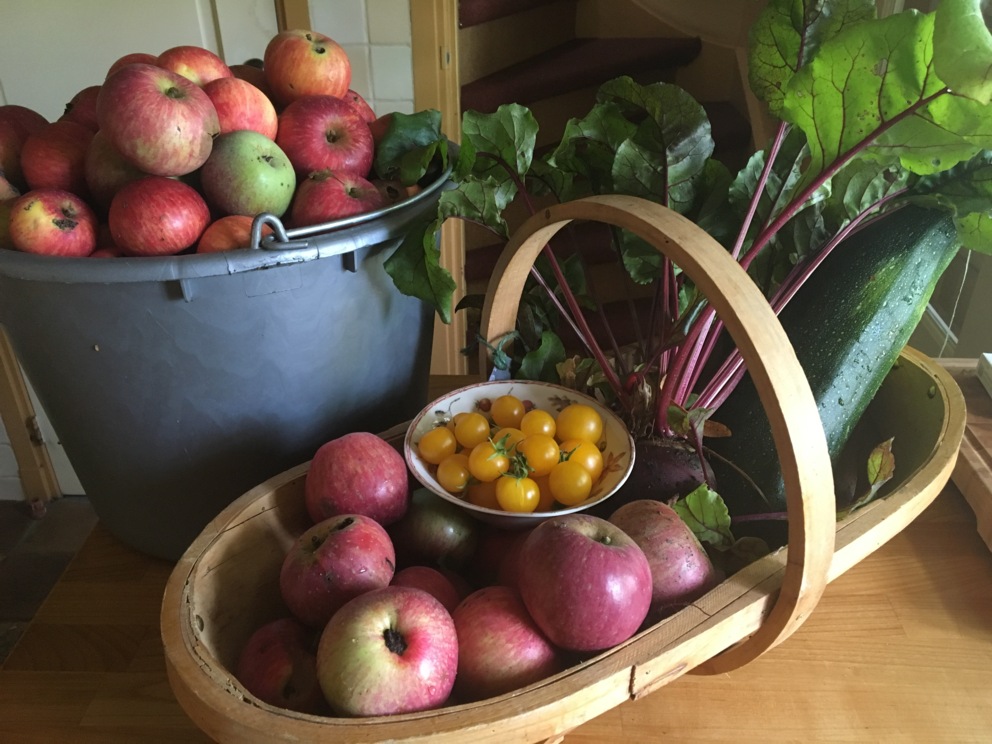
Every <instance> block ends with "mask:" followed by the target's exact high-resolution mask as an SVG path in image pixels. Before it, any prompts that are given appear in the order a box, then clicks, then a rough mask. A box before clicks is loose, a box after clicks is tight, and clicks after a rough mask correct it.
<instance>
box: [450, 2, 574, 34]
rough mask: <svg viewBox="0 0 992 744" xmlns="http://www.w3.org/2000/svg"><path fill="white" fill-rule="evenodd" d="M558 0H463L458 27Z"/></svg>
mask: <svg viewBox="0 0 992 744" xmlns="http://www.w3.org/2000/svg"><path fill="white" fill-rule="evenodd" d="M557 1H558V0H471V1H470V0H461V2H459V3H458V27H459V28H469V27H471V26H478V25H480V24H482V23H488V22H489V21H495V20H498V19H500V18H505V17H506V16H510V15H515V14H516V13H521V12H523V11H525V10H532V9H533V8H536V7H538V6H540V5H549V4H550V3H553V2H557Z"/></svg>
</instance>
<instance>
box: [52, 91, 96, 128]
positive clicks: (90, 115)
mask: <svg viewBox="0 0 992 744" xmlns="http://www.w3.org/2000/svg"><path fill="white" fill-rule="evenodd" d="M99 95H100V86H99V85H90V86H89V87H87V88H83V89H82V90H81V91H79V92H78V93H76V95H74V96H73V97H72V98H70V99H69V102H68V103H67V104H66V105H65V111H64V112H63V114H62V116H60V117H59V118H60V119H62V120H65V119H68V120H69V121H74V122H77V123H79V124H82V125H83V126H84V127H86V128H87V129H92V130H93V131H94V132H95V131H96V130H97V129H99V127H100V125H99V124H98V123H97V120H96V99H97V98H98V97H99Z"/></svg>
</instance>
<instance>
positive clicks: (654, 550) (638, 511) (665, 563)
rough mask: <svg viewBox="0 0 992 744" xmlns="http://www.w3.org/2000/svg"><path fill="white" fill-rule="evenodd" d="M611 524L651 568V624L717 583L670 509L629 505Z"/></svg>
mask: <svg viewBox="0 0 992 744" xmlns="http://www.w3.org/2000/svg"><path fill="white" fill-rule="evenodd" d="M610 522H612V523H613V524H615V525H616V526H617V527H619V528H620V529H621V530H623V531H624V532H626V533H627V534H628V535H629V536H630V537H631V538H632V539H633V541H634V542H636V543H637V544H638V546H640V548H641V550H643V551H644V555H645V556H647V559H648V565H649V566H650V567H651V582H652V589H651V609H650V610H649V611H648V622H650V623H654V622H657V621H658V620H661V619H662V618H664V617H667V616H668V615H671V614H672V613H674V612H676V611H678V610H680V609H681V608H683V607H685V606H686V605H687V604H689V603H691V602H692V601H693V600H695V599H697V598H699V597H701V596H702V595H703V594H705V593H706V592H707V591H709V590H710V589H711V588H712V587H714V586H715V585H716V584H718V583H719V582H720V575H719V573H718V571H717V570H716V568H715V567H714V566H713V563H712V562H711V561H710V557H709V555H708V554H707V553H706V549H705V548H704V547H703V546H702V544H701V543H700V542H699V539H698V538H697V537H696V536H695V535H694V534H693V532H692V530H691V529H689V526H688V525H687V524H686V523H685V522H684V521H683V520H682V518H681V517H679V515H678V512H676V511H675V510H674V509H673V508H672V507H670V506H669V505H668V504H666V503H664V502H662V501H656V500H655V499H638V500H636V501H630V502H628V503H626V504H624V505H623V506H621V507H620V508H619V509H617V510H616V511H615V512H613V514H612V515H611V516H610Z"/></svg>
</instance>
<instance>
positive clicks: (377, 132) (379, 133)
mask: <svg viewBox="0 0 992 744" xmlns="http://www.w3.org/2000/svg"><path fill="white" fill-rule="evenodd" d="M392 123H393V115H392V113H388V114H383V115H382V116H380V117H378V118H377V119H374V120H372V121H370V122H369V131H370V132H372V141H373V142H375V146H376V147H378V146H379V143H380V142H382V138H383V137H385V136H386V132H388V131H389V126H390V125H391V124H392Z"/></svg>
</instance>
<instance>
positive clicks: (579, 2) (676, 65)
mask: <svg viewBox="0 0 992 744" xmlns="http://www.w3.org/2000/svg"><path fill="white" fill-rule="evenodd" d="M587 2H593V3H595V2H596V0H460V2H459V4H458V24H459V31H458V49H459V52H458V56H459V80H460V93H461V109H462V111H468V110H474V111H480V112H484V113H488V112H492V111H495V110H496V109H497V108H498V107H499V106H500V105H501V104H504V103H510V102H516V103H520V104H523V105H526V106H528V107H529V108H530V109H531V111H532V112H533V114H534V116H535V118H536V119H537V121H538V124H539V126H540V132H539V134H538V141H537V146H538V148H539V149H541V148H545V147H550V146H552V145H554V144H555V143H557V142H558V141H559V140H560V138H561V133H562V131H563V130H564V127H565V124H566V122H567V121H568V119H569V118H572V117H575V116H582V115H584V114H585V113H586V112H588V110H589V109H590V107H591V106H592V104H593V103H594V101H595V93H596V90H597V89H598V87H599V86H600V85H601V84H603V83H605V82H606V81H608V80H611V79H613V78H616V77H619V76H621V75H629V76H630V77H632V78H633V79H635V80H637V81H638V82H641V83H650V82H657V81H665V82H679V81H678V80H677V78H678V77H679V72H680V71H681V70H684V69H686V68H687V67H688V66H690V65H692V64H693V63H694V62H695V61H696V60H697V58H698V57H699V55H700V52H701V49H702V44H701V42H700V40H699V39H697V38H693V37H686V36H684V35H679V34H678V33H677V32H673V33H671V34H665V33H664V32H660V33H659V34H654V33H650V32H649V33H647V34H646V35H645V29H643V28H639V29H635V32H636V33H637V34H638V35H624V34H623V33H617V29H607V30H606V32H605V33H603V34H602V35H599V31H600V29H599V28H596V29H594V30H595V31H596V32H597V33H596V34H580V30H581V29H579V28H578V25H579V16H580V14H581V13H582V12H584V11H588V6H585V7H583V3H587ZM599 2H600V4H601V5H602V6H603V7H605V8H606V11H605V12H607V13H609V14H614V13H615V12H616V11H618V10H619V9H620V7H619V6H622V5H624V4H626V0H599ZM586 25H589V24H588V23H587V24H586ZM621 31H622V29H621ZM733 74H736V70H735V71H733ZM679 84H681V83H679ZM690 92H693V91H692V90H691V89H690ZM697 98H699V99H700V100H701V102H702V103H703V105H704V107H705V108H706V109H707V113H708V114H709V116H710V121H711V124H712V127H713V137H714V141H715V142H716V146H717V152H716V156H717V157H720V158H721V159H723V160H724V161H725V162H727V163H728V165H731V166H732V167H736V166H737V165H739V164H741V163H742V162H743V157H746V152H747V151H748V150H749V149H750V144H751V130H750V126H749V124H748V120H747V118H746V116H745V115H743V114H742V113H740V111H739V108H738V107H737V106H736V105H735V104H733V103H731V102H728V101H723V100H713V101H706V100H704V99H703V97H701V96H699V95H697ZM514 209H515V207H511V209H510V212H509V216H510V217H511V219H510V224H511V228H512V227H513V225H514V224H515V220H514V219H513V218H515V217H519V219H520V220H522V219H523V218H524V217H525V216H526V215H525V214H524V213H523V211H522V210H521V211H520V214H519V215H518V214H516V213H515V212H514ZM603 234H604V233H603V231H599V230H592V231H591V232H589V233H587V234H585V235H582V234H577V235H576V236H574V237H573V238H571V239H570V240H569V245H568V246H565V245H564V244H563V245H562V246H561V249H562V250H563V251H564V252H566V253H567V252H569V251H575V250H579V251H581V252H582V255H583V259H584V260H585V261H586V263H587V265H593V266H596V269H597V272H596V273H597V274H598V275H600V276H599V277H598V278H599V280H600V283H606V284H612V285H617V286H619V284H622V283H623V278H622V276H619V272H620V271H622V269H620V267H619V266H618V265H617V262H616V259H615V257H614V256H613V253H612V250H611V249H609V248H608V247H604V243H603V242H602V238H603ZM465 248H466V252H465V280H466V285H467V290H468V292H469V293H470V294H471V293H481V292H484V291H485V289H486V283H487V282H488V279H489V277H490V276H491V274H492V269H493V266H494V265H495V262H496V259H497V257H498V256H499V253H500V251H501V250H502V248H503V244H502V243H494V242H493V238H492V235H491V234H490V233H488V232H487V231H484V230H482V229H481V228H477V227H476V226H472V225H468V226H466V232H465ZM556 250H559V249H558V248H557V247H556ZM613 270H615V271H616V272H617V273H616V275H614V276H613V278H612V279H610V278H608V277H604V276H602V274H604V273H605V274H610V272H611V271H613ZM616 294H617V295H620V294H622V292H621V291H620V290H619V289H618V290H617V291H616ZM472 326H474V324H470V327H469V334H470V336H471V337H472V338H474V334H475V328H474V327H472Z"/></svg>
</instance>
